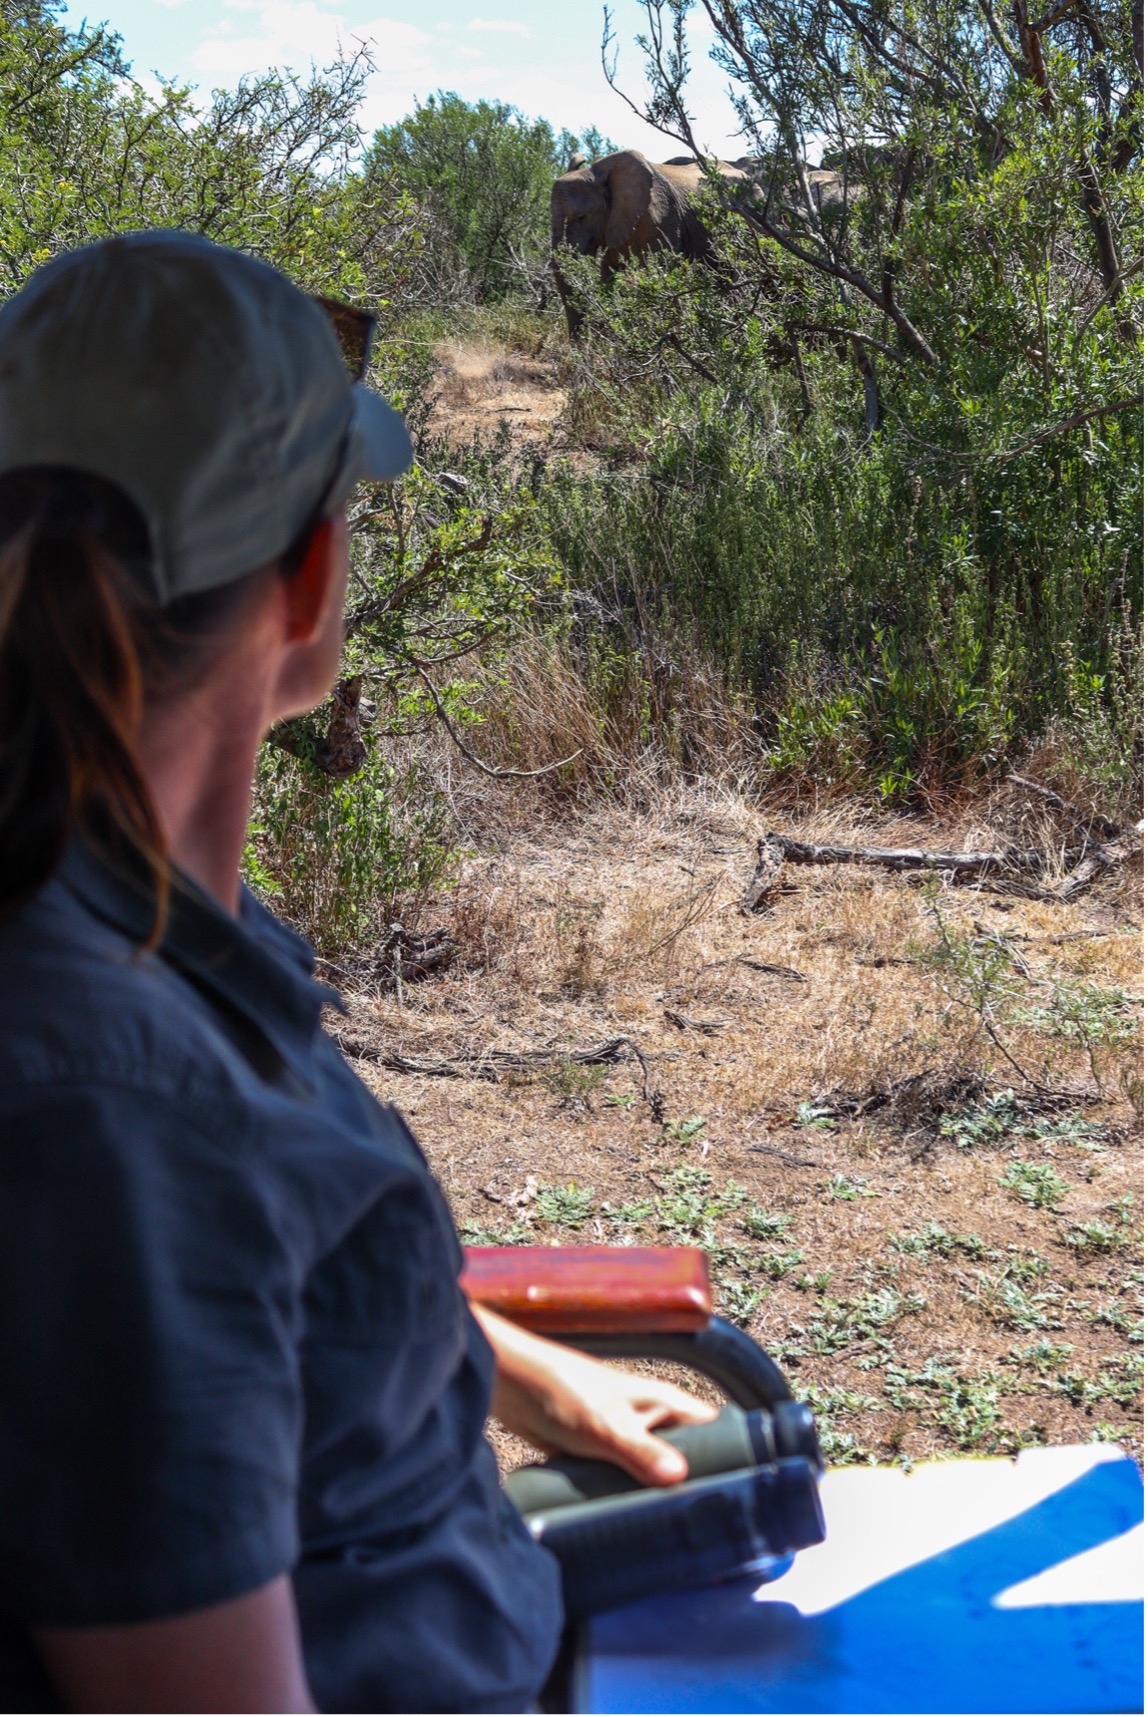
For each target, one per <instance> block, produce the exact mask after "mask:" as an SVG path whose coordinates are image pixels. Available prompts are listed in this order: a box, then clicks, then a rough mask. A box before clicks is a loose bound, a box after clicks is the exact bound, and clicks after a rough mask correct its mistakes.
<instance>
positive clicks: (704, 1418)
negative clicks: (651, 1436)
mask: <svg viewBox="0 0 1148 1717" xmlns="http://www.w3.org/2000/svg"><path fill="white" fill-rule="evenodd" d="M643 1382H644V1379H643ZM643 1394H644V1396H645V1400H644V1401H643V1400H641V1399H640V1398H639V1399H635V1401H634V1406H635V1407H636V1408H637V1410H638V1411H639V1412H640V1413H643V1416H644V1417H645V1418H646V1424H647V1425H648V1427H649V1428H650V1429H651V1430H653V1429H655V1428H656V1427H657V1426H659V1425H706V1424H708V1423H709V1421H710V1420H711V1419H716V1417H717V1411H718V1410H717V1408H716V1407H714V1406H712V1405H711V1404H710V1402H708V1401H702V1400H700V1399H699V1397H698V1396H696V1395H691V1394H690V1393H689V1391H688V1390H685V1389H679V1388H678V1387H677V1386H676V1385H675V1384H673V1383H662V1382H660V1381H659V1382H656V1383H653V1384H651V1385H650V1386H649V1387H647V1388H646V1389H645V1390H644V1391H643Z"/></svg>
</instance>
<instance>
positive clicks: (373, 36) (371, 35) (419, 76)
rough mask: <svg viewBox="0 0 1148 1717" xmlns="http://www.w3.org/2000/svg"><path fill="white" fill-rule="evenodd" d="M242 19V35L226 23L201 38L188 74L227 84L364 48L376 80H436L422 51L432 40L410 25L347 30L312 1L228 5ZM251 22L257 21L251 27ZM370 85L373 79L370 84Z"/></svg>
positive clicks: (234, 1)
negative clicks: (368, 50)
mask: <svg viewBox="0 0 1148 1717" xmlns="http://www.w3.org/2000/svg"><path fill="white" fill-rule="evenodd" d="M227 3H228V5H229V7H230V8H231V9H232V10H234V11H241V12H244V13H249V14H254V16H253V17H251V19H250V21H249V20H248V19H247V18H244V20H243V23H244V26H245V27H246V29H245V33H243V34H240V33H239V30H238V29H237V26H236V24H235V23H233V22H232V21H231V20H230V19H228V18H225V19H223V20H221V21H220V23H219V24H217V25H216V26H215V28H214V29H213V30H212V31H209V33H208V34H207V35H206V36H205V37H204V39H203V40H202V41H201V42H200V44H199V46H198V47H197V48H196V50H195V52H194V54H193V55H192V60H191V70H192V71H193V72H194V73H195V74H196V75H197V76H199V77H203V78H205V79H207V80H209V81H210V82H211V83H213V84H230V83H234V82H235V81H236V80H237V79H238V78H241V77H243V76H245V75H246V74H248V73H251V72H261V71H265V70H266V69H267V68H268V67H269V66H289V67H291V68H293V69H294V70H296V71H299V70H305V69H306V68H307V67H308V66H309V65H311V64H312V62H314V63H315V64H316V65H329V64H330V63H331V62H332V61H333V60H334V59H335V58H336V57H337V55H338V54H339V52H340V50H341V49H343V48H347V49H353V48H354V47H355V46H356V45H357V44H358V43H360V42H364V43H367V44H368V45H369V46H370V48H371V51H372V54H373V56H374V59H375V63H376V65H377V67H378V68H379V71H378V73H377V74H376V76H379V75H383V76H385V77H386V79H387V81H388V82H390V81H393V80H394V79H399V80H401V82H402V83H403V85H404V86H405V85H407V84H409V85H410V86H411V88H412V90H413V89H414V88H417V87H418V86H420V85H421V84H423V83H425V82H426V81H427V79H428V78H429V79H430V80H431V82H432V83H433V82H434V79H435V63H434V56H433V55H431V54H429V53H428V52H427V49H428V46H429V45H430V43H431V37H430V36H429V35H427V33H426V32H425V31H424V30H420V29H419V28H418V26H417V25H415V24H408V23H405V22H403V21H401V20H399V19H395V18H376V19H373V20H372V21H371V22H369V23H366V24H356V25H353V26H352V25H349V24H348V23H347V20H346V18H345V16H344V15H343V14H342V13H341V12H338V11H328V10H327V9H325V8H324V7H321V6H319V5H318V4H316V0H227ZM256 19H257V20H258V21H257V22H256ZM374 81H375V80H372V82H374Z"/></svg>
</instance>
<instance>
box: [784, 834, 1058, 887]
mask: <svg viewBox="0 0 1148 1717" xmlns="http://www.w3.org/2000/svg"><path fill="white" fill-rule="evenodd" d="M768 847H772V848H774V850H775V851H776V852H777V853H778V854H779V855H780V857H781V858H782V860H784V861H786V862H788V863H789V864H867V865H878V866H880V867H881V868H882V869H884V870H950V871H952V872H953V873H954V874H955V875H957V876H976V875H982V876H990V875H992V874H993V873H995V872H1001V871H1017V872H1020V873H1022V874H1028V875H1032V874H1034V873H1039V872H1040V871H1043V870H1047V869H1048V865H1049V861H1050V859H1051V857H1052V855H1051V854H1050V853H1048V852H1046V851H1045V849H1044V848H1043V847H1006V848H1005V850H1004V851H1003V852H991V851H987V850H986V851H980V850H974V851H971V852H933V851H931V850H930V849H928V848H926V847H836V846H819V845H815V844H814V843H812V842H810V841H798V840H794V838H793V836H792V835H783V834H779V833H778V831H777V830H776V829H771V830H770V832H769V833H768V834H767V835H766V837H765V839H764V840H761V841H758V843H757V848H758V861H759V863H760V862H761V859H762V849H763V848H768ZM1089 850H1090V847H1089V846H1088V845H1082V846H1079V847H1073V848H1071V849H1070V850H1069V851H1068V852H1067V853H1065V855H1064V862H1066V863H1069V864H1071V865H1074V866H1075V865H1077V864H1079V863H1080V861H1081V860H1082V859H1083V858H1084V857H1085V856H1086V854H1087V853H1088V852H1089Z"/></svg>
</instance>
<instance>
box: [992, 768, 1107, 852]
mask: <svg viewBox="0 0 1148 1717" xmlns="http://www.w3.org/2000/svg"><path fill="white" fill-rule="evenodd" d="M1008 779H1009V780H1010V781H1012V782H1014V783H1015V785H1016V786H1018V787H1023V788H1024V789H1025V790H1026V792H1029V793H1035V794H1036V795H1037V796H1038V797H1039V798H1041V799H1044V800H1045V801H1046V802H1047V803H1048V804H1050V805H1052V806H1053V807H1054V809H1056V810H1058V811H1063V812H1064V814H1065V816H1067V817H1071V818H1072V820H1073V822H1074V823H1075V824H1076V826H1077V828H1079V829H1083V830H1084V831H1085V833H1086V834H1088V833H1091V831H1092V830H1093V829H1099V830H1100V833H1101V834H1102V835H1106V836H1108V837H1109V838H1110V839H1111V838H1113V837H1115V836H1117V835H1122V834H1124V833H1125V831H1124V829H1123V827H1122V826H1121V824H1119V823H1114V822H1112V821H1111V820H1110V819H1109V818H1108V817H1102V816H1101V815H1100V813H1099V812H1098V811H1084V810H1082V809H1081V808H1080V806H1079V805H1074V804H1072V803H1071V801H1070V800H1068V799H1062V798H1061V796H1060V794H1059V793H1054V792H1053V790H1052V788H1051V787H1044V786H1042V785H1041V783H1040V782H1039V781H1031V780H1030V779H1029V777H1028V776H1027V775H1018V774H1016V773H1015V771H1014V773H1013V774H1011V775H1010V776H1009V777H1008Z"/></svg>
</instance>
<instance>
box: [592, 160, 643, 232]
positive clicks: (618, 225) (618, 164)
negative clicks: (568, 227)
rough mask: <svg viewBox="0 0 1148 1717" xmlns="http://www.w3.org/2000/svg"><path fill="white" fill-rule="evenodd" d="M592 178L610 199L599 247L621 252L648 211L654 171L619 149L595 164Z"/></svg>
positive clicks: (641, 161)
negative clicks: (604, 188) (597, 180)
mask: <svg viewBox="0 0 1148 1717" xmlns="http://www.w3.org/2000/svg"><path fill="white" fill-rule="evenodd" d="M594 177H595V178H596V179H601V180H602V181H603V183H604V184H605V186H606V189H607V193H608V195H609V199H610V208H609V213H608V214H607V216H606V225H605V228H604V230H603V233H602V243H603V245H604V246H605V248H606V249H607V250H621V248H622V246H623V245H625V244H627V243H628V242H629V240H630V237H631V235H632V234H633V231H634V228H635V227H636V226H637V224H638V222H639V221H640V220H641V218H642V216H643V215H644V214H646V213H647V211H648V209H649V207H650V193H651V192H652V190H653V188H654V169H653V168H652V167H651V166H650V163H649V162H648V161H647V160H646V157H645V156H644V155H639V153H638V151H637V150H636V149H622V150H620V151H619V152H618V154H617V155H607V156H606V157H605V159H604V160H602V161H596V162H595V163H594Z"/></svg>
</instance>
